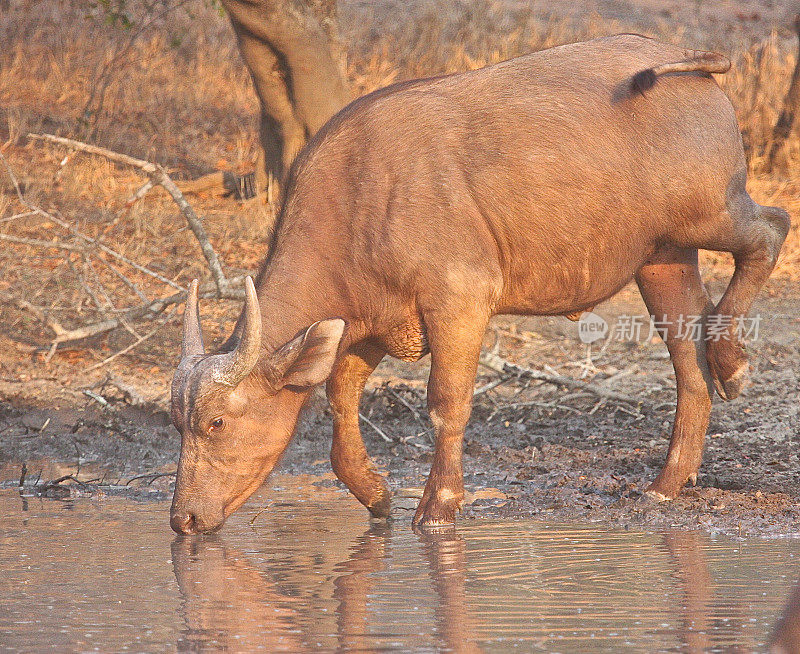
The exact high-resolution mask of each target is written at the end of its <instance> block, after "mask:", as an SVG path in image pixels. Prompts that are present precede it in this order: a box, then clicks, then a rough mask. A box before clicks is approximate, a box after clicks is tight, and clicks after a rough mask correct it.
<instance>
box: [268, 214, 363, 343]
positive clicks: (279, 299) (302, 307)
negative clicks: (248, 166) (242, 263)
mask: <svg viewBox="0 0 800 654" xmlns="http://www.w3.org/2000/svg"><path fill="white" fill-rule="evenodd" d="M312 227H315V226H312ZM323 236H328V235H326V234H320V233H319V231H318V230H317V229H313V230H312V229H287V230H285V233H283V234H280V235H279V238H278V239H276V241H275V243H274V244H273V249H272V252H271V254H270V256H269V257H268V258H267V261H266V262H265V264H264V266H263V267H262V269H261V272H260V273H259V275H258V278H257V280H256V292H257V294H258V299H259V305H260V307H261V316H262V325H263V326H262V340H263V347H264V350H265V354H269V353H271V352H274V351H275V350H276V349H277V348H279V347H280V346H281V345H283V344H284V343H286V342H287V341H289V340H290V339H291V338H293V337H294V336H296V335H297V333H298V332H299V331H300V330H302V329H305V328H306V327H308V326H310V325H312V324H313V323H315V322H317V321H318V320H325V319H327V318H345V319H347V315H346V314H347V313H348V312H347V310H346V305H347V302H346V300H345V298H343V297H340V295H341V292H340V291H341V289H342V288H343V285H342V280H341V273H340V270H339V269H338V267H337V266H335V265H331V261H330V256H329V255H330V252H331V251H332V249H338V248H335V247H334V243H333V242H332V241H333V238H322V237H323Z"/></svg>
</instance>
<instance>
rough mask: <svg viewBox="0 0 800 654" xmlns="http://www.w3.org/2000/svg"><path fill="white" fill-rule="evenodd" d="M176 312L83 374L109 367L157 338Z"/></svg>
mask: <svg viewBox="0 0 800 654" xmlns="http://www.w3.org/2000/svg"><path fill="white" fill-rule="evenodd" d="M175 311H176V309H173V310H172V311H170V312H169V314H168V315H167V316H166V317H165V318H164V319H163V320H162V321H161V322H160V323H158V325H156V326H155V327H154V328H153V329H152V330H150V331H149V332H148V333H147V334H145V335H144V336H140V337H139V338H137V339H136V340H135V341H134V342H133V343H131V344H130V345H128V346H127V347H124V348H122V349H121V350H120V351H119V352H115V353H114V354H112V355H111V356H109V357H106V358H105V359H103V360H102V361H100V362H99V363H95V364H94V365H93V366H89V367H88V368H86V370H84V371H83V372H85V373H86V372H91V371H92V370H97V369H98V368H102V367H103V366H105V365H107V364H109V363H111V362H112V361H113V360H114V359H116V358H117V357H119V356H122V355H123V354H127V353H128V352H130V351H131V350H133V349H134V348H137V347H139V346H140V345H141V344H142V343H144V342H145V341H146V340H147V339H149V338H152V337H153V336H155V335H156V334H157V333H158V332H160V331H161V329H162V328H163V327H164V325H166V324H167V323H168V322H169V320H170V318H172V316H174V315H175Z"/></svg>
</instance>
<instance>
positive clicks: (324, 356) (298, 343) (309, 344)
mask: <svg viewBox="0 0 800 654" xmlns="http://www.w3.org/2000/svg"><path fill="white" fill-rule="evenodd" d="M344 328H345V322H344V320H342V319H341V318H333V319H331V320H321V321H320V322H315V323H314V324H313V325H311V326H310V327H309V328H308V329H306V330H304V331H302V332H301V333H299V334H298V335H297V336H295V337H294V338H293V339H292V340H291V341H289V342H288V343H286V344H284V345H282V346H281V347H279V348H278V349H277V350H275V352H273V353H272V355H271V356H270V357H269V360H268V361H267V379H268V381H269V383H270V385H271V386H272V387H273V388H274V389H275V390H279V389H281V388H283V387H284V386H301V387H309V386H316V385H317V384H321V383H322V382H324V381H325V380H326V379H327V378H328V377H329V376H330V374H331V371H332V370H333V364H334V362H335V361H336V353H337V352H338V349H339V342H340V341H341V340H342V334H344Z"/></svg>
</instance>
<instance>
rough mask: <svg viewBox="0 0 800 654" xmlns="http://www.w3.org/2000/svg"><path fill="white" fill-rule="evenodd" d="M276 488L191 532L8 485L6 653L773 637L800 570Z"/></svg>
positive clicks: (607, 646) (632, 646)
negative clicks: (384, 508) (207, 532)
mask: <svg viewBox="0 0 800 654" xmlns="http://www.w3.org/2000/svg"><path fill="white" fill-rule="evenodd" d="M272 485H273V486H275V488H273V489H268V490H266V491H264V492H263V493H262V494H260V495H258V496H257V497H255V498H254V499H252V500H251V501H250V502H249V503H248V504H247V505H246V506H245V508H244V509H243V510H241V511H240V512H239V513H238V514H236V515H234V516H233V517H232V518H231V519H230V520H229V522H228V524H226V526H225V527H224V529H223V531H222V532H220V533H219V534H216V535H212V536H202V537H182V538H176V537H175V536H174V534H172V532H171V531H170V530H169V526H168V510H169V506H168V504H167V503H164V502H147V503H136V502H132V501H128V500H123V499H114V498H107V499H103V500H92V499H76V500H71V501H56V500H41V499H33V498H28V499H26V500H24V501H23V499H22V498H20V497H19V496H18V495H17V494H16V493H14V492H10V491H2V492H0V511H2V515H3V516H4V517H3V521H2V524H1V525H0V650H4V651H11V650H26V651H44V650H47V651H52V650H60V651H92V650H99V651H104V652H105V651H148V652H150V651H165V650H167V651H174V650H175V649H178V650H182V651H185V650H191V651H195V650H218V649H228V650H230V651H247V652H249V651H259V650H260V651H269V652H274V651H303V650H312V649H313V650H320V649H321V650H327V651H334V650H340V651H341V650H347V651H352V650H357V651H390V650H403V651H407V650H415V651H441V650H450V651H459V652H460V651H490V652H493V651H494V652H504V651H512V650H516V651H550V652H599V651H607V652H627V651H630V652H633V651H647V652H653V651H731V649H732V648H734V647H736V648H738V649H736V651H763V650H764V648H765V642H766V641H767V640H768V638H769V635H770V633H771V632H772V630H773V629H774V627H775V624H776V622H777V621H778V618H779V616H780V615H781V613H782V612H783V610H784V606H785V605H786V603H787V600H788V598H789V596H790V594H791V593H792V591H793V589H794V587H795V585H796V583H797V579H798V574H799V573H800V565H798V564H800V541H797V540H789V539H786V540H763V539H762V540H759V539H751V540H731V539H728V538H723V537H711V536H708V535H705V534H702V533H699V532H685V531H682V532H666V533H655V534H645V533H634V532H626V531H610V530H604V529H602V528H599V527H583V526H581V527H575V526H563V525H547V524H544V523H541V522H535V521H522V522H496V521H494V522H493V521H465V522H463V523H462V524H460V525H459V528H458V530H457V531H455V532H450V533H441V534H430V535H416V534H414V533H413V532H412V531H411V529H410V527H409V521H410V515H406V516H401V517H400V519H399V520H398V521H397V522H395V524H394V525H393V526H392V527H386V526H377V525H373V526H372V527H371V528H370V526H369V523H368V521H367V519H366V515H365V511H364V510H363V509H362V508H361V507H360V506H359V505H358V504H357V503H356V502H355V501H354V500H352V499H351V498H350V497H349V496H348V495H346V494H345V493H343V492H341V491H339V490H337V489H326V488H316V487H311V486H308V485H302V486H298V485H297V484H296V483H295V482H294V481H292V480H289V479H285V478H284V479H276V480H274V481H273V482H272ZM261 509H266V510H264V511H263V512H262V513H260V514H258V515H256V514H257V512H258V511H259V510H261ZM253 519H254V520H253ZM251 520H253V524H252V525H251V524H250V521H251ZM787 624H790V622H787Z"/></svg>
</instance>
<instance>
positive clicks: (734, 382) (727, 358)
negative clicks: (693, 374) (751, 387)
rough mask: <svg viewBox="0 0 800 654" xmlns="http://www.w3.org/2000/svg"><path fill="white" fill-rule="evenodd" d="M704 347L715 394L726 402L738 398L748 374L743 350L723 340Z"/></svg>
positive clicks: (748, 370) (747, 379) (748, 368)
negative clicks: (715, 390)
mask: <svg viewBox="0 0 800 654" xmlns="http://www.w3.org/2000/svg"><path fill="white" fill-rule="evenodd" d="M706 347H707V350H706V359H707V360H708V367H709V370H710V371H711V377H712V379H713V380H714V388H716V389H717V393H718V394H719V396H720V397H721V398H722V399H723V400H726V401H730V400H733V399H735V398H737V397H739V394H740V393H741V392H742V389H744V388H745V386H747V383H748V381H749V372H750V365H749V363H748V361H747V354H746V353H745V351H744V349H743V348H742V347H741V345H739V344H738V343H734V342H732V341H729V340H725V339H721V340H719V341H709V343H708V345H707V346H706Z"/></svg>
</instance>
